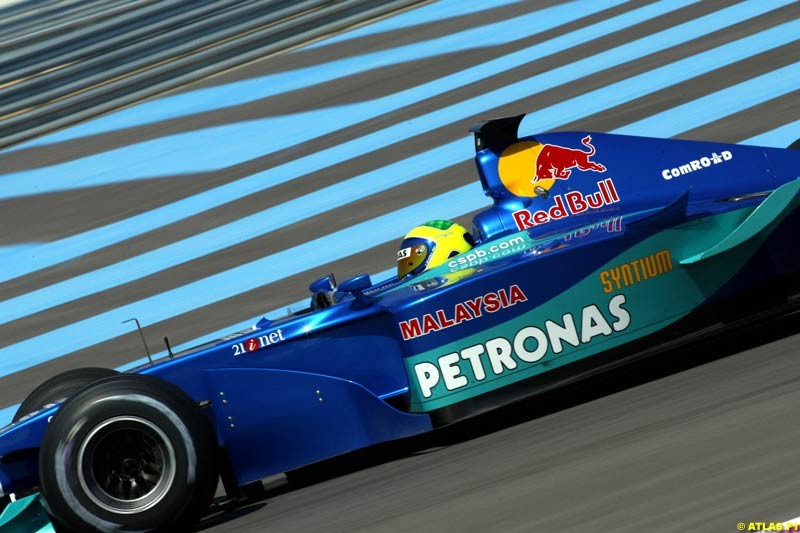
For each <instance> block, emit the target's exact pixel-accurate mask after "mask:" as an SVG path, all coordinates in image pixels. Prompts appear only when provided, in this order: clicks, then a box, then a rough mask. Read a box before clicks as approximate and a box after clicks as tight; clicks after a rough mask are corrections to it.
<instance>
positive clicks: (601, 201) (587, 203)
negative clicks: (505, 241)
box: [513, 178, 619, 230]
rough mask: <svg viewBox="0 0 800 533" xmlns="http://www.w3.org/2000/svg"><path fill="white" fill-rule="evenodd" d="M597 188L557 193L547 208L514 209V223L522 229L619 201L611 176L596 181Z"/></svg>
mask: <svg viewBox="0 0 800 533" xmlns="http://www.w3.org/2000/svg"><path fill="white" fill-rule="evenodd" d="M597 189H598V190H597V192H593V193H591V194H583V193H582V192H580V191H572V192H568V193H566V194H564V195H563V196H562V195H560V194H557V195H555V196H554V197H553V205H552V206H551V207H550V208H548V209H540V210H538V211H534V212H531V211H530V210H528V209H520V210H519V211H514V213H513V216H514V223H515V224H516V225H517V229H520V230H523V229H528V228H533V227H536V226H541V225H542V224H547V223H548V222H550V221H552V220H560V219H562V218H566V217H568V216H571V215H578V214H580V213H585V212H586V211H588V210H590V209H600V208H601V207H603V206H606V205H612V204H616V203H617V202H619V194H618V193H617V189H616V187H614V180H612V179H611V178H607V179H604V180H602V181H598V182H597Z"/></svg>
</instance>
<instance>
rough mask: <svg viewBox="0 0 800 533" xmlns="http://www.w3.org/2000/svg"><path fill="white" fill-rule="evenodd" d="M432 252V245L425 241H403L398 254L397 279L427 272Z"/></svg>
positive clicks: (411, 238)
mask: <svg viewBox="0 0 800 533" xmlns="http://www.w3.org/2000/svg"><path fill="white" fill-rule="evenodd" d="M431 251H432V247H431V245H429V244H428V242H427V241H426V240H424V239H420V238H418V237H410V238H408V239H403V242H402V244H401V245H400V250H399V251H398V252H397V277H398V278H402V277H404V276H406V275H407V274H419V273H420V272H422V271H423V270H425V265H426V264H427V263H428V259H430V256H431Z"/></svg>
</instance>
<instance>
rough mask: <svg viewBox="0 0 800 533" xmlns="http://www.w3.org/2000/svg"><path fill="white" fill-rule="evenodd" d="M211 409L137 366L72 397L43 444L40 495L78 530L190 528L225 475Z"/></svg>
mask: <svg viewBox="0 0 800 533" xmlns="http://www.w3.org/2000/svg"><path fill="white" fill-rule="evenodd" d="M215 452H216V443H215V440H214V434H213V430H212V428H211V424H210V422H209V420H208V419H207V417H206V416H205V415H204V414H203V413H202V412H201V410H200V408H199V407H198V406H197V404H196V403H195V402H194V401H193V400H192V399H191V398H190V397H189V396H187V395H186V394H185V393H184V392H183V391H182V390H180V389H179V388H178V387H176V386H175V385H173V384H171V383H168V382H166V381H164V380H161V379H158V378H155V377H151V376H141V375H136V374H131V375H119V376H115V377H111V378H107V379H104V380H101V381H98V382H97V383H95V384H93V385H91V386H89V387H87V388H86V389H83V390H82V391H81V392H79V393H77V394H76V395H75V396H74V397H72V398H70V399H69V400H68V401H67V402H66V403H65V404H64V405H63V407H62V408H61V409H60V410H59V412H58V413H57V414H56V415H55V417H54V418H53V421H52V423H51V424H50V426H49V427H48V429H47V432H46V433H45V436H44V440H43V442H42V447H41V450H40V454H39V477H40V484H41V491H42V495H43V496H44V498H45V501H46V502H47V505H48V507H49V509H50V511H51V512H52V514H53V515H54V516H55V518H56V519H57V520H58V521H59V522H60V523H63V524H64V526H66V527H67V528H68V529H71V530H74V531H94V530H97V531H103V532H122V531H142V532H155V531H183V530H185V529H187V528H188V527H190V526H191V524H193V523H194V522H196V521H197V520H199V519H200V518H201V517H202V514H203V513H204V512H205V510H206V509H207V508H208V505H209V504H210V502H211V499H212V498H213V495H214V490H215V489H216V485H217V465H216V462H215V456H216V453H215Z"/></svg>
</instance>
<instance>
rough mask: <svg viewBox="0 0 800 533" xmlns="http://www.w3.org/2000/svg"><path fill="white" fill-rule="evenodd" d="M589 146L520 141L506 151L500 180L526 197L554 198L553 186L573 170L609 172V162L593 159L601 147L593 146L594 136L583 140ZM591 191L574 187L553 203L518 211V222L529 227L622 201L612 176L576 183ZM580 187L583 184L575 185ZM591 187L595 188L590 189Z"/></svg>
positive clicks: (499, 170)
mask: <svg viewBox="0 0 800 533" xmlns="http://www.w3.org/2000/svg"><path fill="white" fill-rule="evenodd" d="M581 143H582V144H583V145H584V146H585V147H586V148H587V149H586V150H583V149H580V148H567V147H565V146H559V145H556V144H540V143H537V142H534V141H520V142H517V143H514V144H512V145H511V146H509V147H508V148H506V149H505V150H504V151H503V154H502V155H501V156H500V160H499V162H498V166H497V171H498V175H499V176H500V181H502V183H503V185H504V186H505V187H506V189H508V190H509V192H511V193H512V194H515V195H517V196H523V197H538V198H542V199H545V200H547V199H550V189H551V188H552V187H553V185H554V184H555V183H556V181H557V180H568V179H570V177H574V176H573V170H575V169H577V170H579V171H581V172H598V173H604V172H605V171H606V167H605V165H603V164H601V163H598V162H597V161H593V160H592V157H593V156H594V155H595V154H596V153H597V150H596V149H595V147H594V146H593V145H592V136H591V135H587V136H586V137H584V138H583V139H581ZM575 185H578V186H580V188H584V187H586V189H587V190H585V191H581V190H572V191H570V192H567V193H565V194H564V195H560V194H557V195H555V196H554V197H553V198H552V202H553V204H552V206H550V207H545V208H543V209H539V210H537V211H530V210H528V209H520V210H519V211H515V212H514V213H513V215H514V221H515V223H516V225H517V228H518V229H527V228H532V227H534V226H538V225H541V224H545V223H547V222H550V221H551V220H558V219H561V218H565V217H568V216H571V215H577V214H580V213H584V212H586V211H588V210H592V209H599V208H601V207H603V206H606V205H611V204H615V203H617V202H619V200H620V199H619V194H618V193H617V189H616V187H615V185H614V181H613V180H612V179H611V178H606V179H603V180H600V181H595V180H592V181H590V182H589V183H585V182H583V183H578V184H575ZM571 188H574V189H578V188H579V187H571ZM588 189H591V190H588Z"/></svg>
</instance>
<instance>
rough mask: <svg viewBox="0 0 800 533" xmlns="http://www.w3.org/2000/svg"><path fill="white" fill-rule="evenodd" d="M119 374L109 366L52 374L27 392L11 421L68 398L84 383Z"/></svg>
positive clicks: (82, 386)
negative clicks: (31, 390)
mask: <svg viewBox="0 0 800 533" xmlns="http://www.w3.org/2000/svg"><path fill="white" fill-rule="evenodd" d="M117 374H119V372H117V371H116V370H111V369H110V368H99V367H86V368H76V369H73V370H67V371H66V372H62V373H61V374H58V375H57V376H53V377H51V378H50V379H48V380H47V381H45V382H44V383H42V384H41V385H39V386H38V387H36V388H35V389H33V392H31V393H30V394H28V397H27V398H25V400H24V401H23V402H22V403H21V404H20V406H19V409H17V412H16V414H15V415H14V418H13V419H12V421H13V422H16V421H17V420H19V419H20V418H22V417H23V416H25V415H27V414H28V413H32V412H34V411H37V410H39V409H41V408H42V407H44V406H45V405H47V404H49V403H52V402H54V401H57V400H62V399H64V398H68V397H70V396H71V395H73V394H75V393H76V392H78V391H79V390H81V389H82V388H84V387H85V386H86V385H89V384H90V383H94V382H95V381H97V380H99V379H103V378H107V377H111V376H116V375H117Z"/></svg>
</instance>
